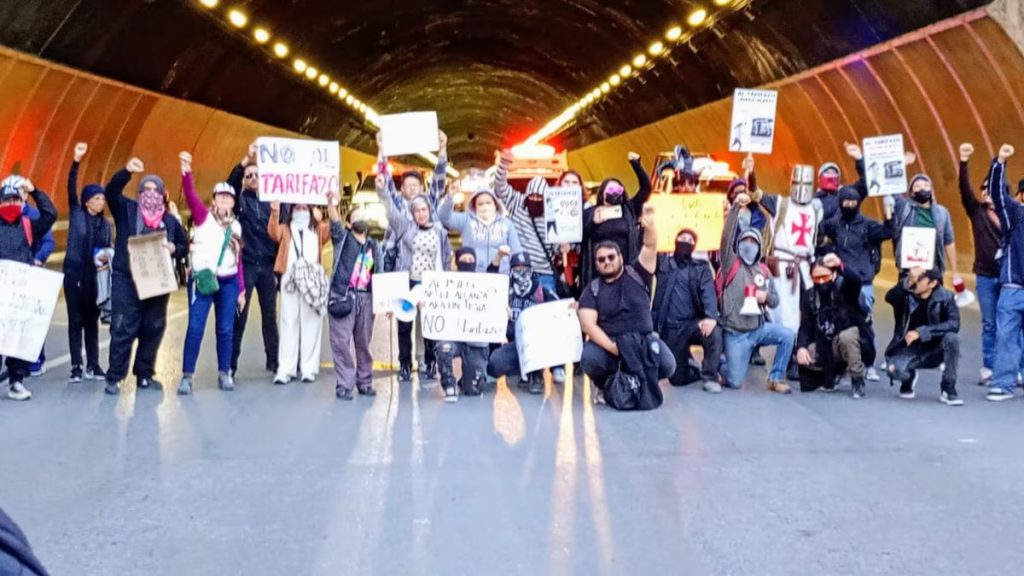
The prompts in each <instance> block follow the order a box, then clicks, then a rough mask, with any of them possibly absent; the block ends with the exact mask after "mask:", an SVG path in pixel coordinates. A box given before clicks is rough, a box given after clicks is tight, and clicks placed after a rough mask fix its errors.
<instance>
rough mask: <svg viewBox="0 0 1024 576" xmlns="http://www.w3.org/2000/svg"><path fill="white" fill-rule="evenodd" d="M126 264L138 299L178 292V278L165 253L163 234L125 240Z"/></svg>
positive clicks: (165, 242) (165, 233)
mask: <svg viewBox="0 0 1024 576" xmlns="http://www.w3.org/2000/svg"><path fill="white" fill-rule="evenodd" d="M128 263H129V266H130V267H131V270H132V279H133V280H134V281H135V291H136V292H138V294H139V300H146V299H148V298H153V297H155V296H163V295H164V294H170V293H171V292H175V291H177V290H178V277H177V276H175V274H174V264H173V263H172V262H171V255H170V254H169V253H168V252H167V232H160V233H159V234H144V235H142V236H132V237H130V238H128Z"/></svg>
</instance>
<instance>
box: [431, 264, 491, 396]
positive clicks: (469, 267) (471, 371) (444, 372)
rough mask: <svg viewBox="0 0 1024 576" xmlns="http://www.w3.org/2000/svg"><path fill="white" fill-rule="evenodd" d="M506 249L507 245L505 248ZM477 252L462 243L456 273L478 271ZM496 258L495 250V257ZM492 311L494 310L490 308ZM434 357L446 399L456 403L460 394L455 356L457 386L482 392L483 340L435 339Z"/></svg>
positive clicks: (468, 392) (467, 392) (468, 393)
mask: <svg viewBox="0 0 1024 576" xmlns="http://www.w3.org/2000/svg"><path fill="white" fill-rule="evenodd" d="M505 249H506V250H507V249H508V247H505ZM477 254H478V252H477V251H476V250H475V249H474V248H470V247H468V246H463V247H462V248H459V249H458V250H456V251H455V268H456V270H458V271H459V272H477V271H479V263H478V262H477V260H476V258H477ZM495 258H497V251H496V252H495V257H494V258H492V260H494V259H495ZM491 313H494V311H491ZM434 353H435V355H436V356H437V367H438V370H439V371H440V373H441V387H442V388H444V400H445V402H458V400H459V396H458V392H457V391H456V389H455V371H454V367H453V361H454V359H455V357H456V356H458V357H459V358H461V359H462V377H461V378H460V379H459V383H458V386H459V388H460V389H461V390H462V393H463V394H464V395H466V396H479V395H480V394H482V393H483V391H482V390H481V388H480V387H481V385H482V384H483V383H484V380H485V378H486V375H487V354H488V346H487V343H486V342H438V343H437V344H436V348H435V351H434Z"/></svg>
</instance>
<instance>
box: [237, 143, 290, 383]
mask: <svg viewBox="0 0 1024 576" xmlns="http://www.w3.org/2000/svg"><path fill="white" fill-rule="evenodd" d="M257 152H258V149H257V146H256V143H255V142H253V143H252V144H250V145H249V149H248V150H247V151H246V154H245V156H244V157H243V158H242V161H241V162H239V163H238V165H237V166H235V167H234V169H232V170H231V174H230V175H229V176H228V180H227V181H228V184H230V185H231V187H232V188H234V189H235V194H236V196H237V198H238V202H236V203H235V216H236V217H237V218H238V222H239V224H241V225H242V243H243V244H244V246H245V250H242V264H243V276H245V306H244V307H243V308H242V309H241V311H240V312H239V314H238V317H237V318H235V330H234V341H233V342H232V350H231V373H232V375H234V373H235V372H237V371H238V356H239V354H241V351H242V336H243V335H244V334H245V325H246V323H247V321H248V319H249V306H250V305H251V304H252V300H253V298H252V293H253V290H255V291H256V293H257V295H258V297H259V300H260V316H261V317H262V320H263V350H264V352H265V354H266V358H267V365H266V369H267V371H268V372H271V373H273V374H276V373H277V348H278V338H279V337H278V333H277V285H278V278H277V275H276V274H274V262H275V260H276V259H277V242H274V240H273V239H272V238H271V237H270V234H268V233H267V224H268V223H269V222H270V213H271V210H270V202H261V201H260V197H259V191H260V171H259V166H258V165H257V163H256V154H257Z"/></svg>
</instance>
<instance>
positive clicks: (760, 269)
mask: <svg viewBox="0 0 1024 576" xmlns="http://www.w3.org/2000/svg"><path fill="white" fill-rule="evenodd" d="M745 238H752V239H753V240H754V241H756V242H757V246H758V249H759V250H758V257H757V259H755V260H754V265H753V266H748V265H747V264H746V263H744V262H743V260H741V259H740V257H739V252H738V247H739V245H740V242H742V241H743V240H744V239H745ZM760 247H761V233H760V232H758V231H757V230H755V229H753V228H747V229H746V230H744V231H743V232H741V233H740V235H739V237H738V238H737V239H736V242H735V244H734V245H733V246H732V250H722V271H721V273H722V274H726V279H728V277H729V272H730V271H731V270H732V269H733V263H734V262H735V263H738V268H737V269H736V274H735V275H734V276H733V278H732V280H731V281H729V283H728V284H726V285H725V289H724V290H723V291H722V307H721V319H722V327H723V328H725V330H726V332H733V333H736V332H739V333H746V332H753V331H754V330H757V329H758V328H760V327H761V326H763V325H764V321H765V317H764V314H758V315H756V316H747V315H744V314H740V310H741V309H742V308H743V299H744V297H745V295H744V290H745V288H746V287H747V286H755V287H757V289H758V290H763V291H765V292H767V293H768V300H767V302H765V304H764V307H765V308H769V309H770V308H775V307H776V306H778V305H779V294H778V293H777V292H776V291H775V282H772V281H771V276H770V274H769V273H768V270H767V269H766V267H765V266H764V265H762V264H760V263H759V262H760V259H761V254H760Z"/></svg>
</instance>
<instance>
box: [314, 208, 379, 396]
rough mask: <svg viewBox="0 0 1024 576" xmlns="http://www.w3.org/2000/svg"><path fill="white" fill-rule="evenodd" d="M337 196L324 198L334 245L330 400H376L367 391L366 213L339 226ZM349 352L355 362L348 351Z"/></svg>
mask: <svg viewBox="0 0 1024 576" xmlns="http://www.w3.org/2000/svg"><path fill="white" fill-rule="evenodd" d="M338 200H339V198H338V197H337V196H332V197H330V198H328V201H327V214H328V215H329V216H330V219H331V241H332V242H333V244H334V267H333V269H332V274H331V292H330V294H331V296H330V301H329V303H328V306H327V312H328V314H330V319H329V321H328V323H329V326H330V331H331V355H332V356H333V357H334V375H335V378H336V380H335V384H334V395H335V396H336V397H337V398H338V399H339V400H352V399H353V395H352V391H353V390H358V391H359V394H360V395H361V396H376V395H377V391H376V390H374V389H373V355H372V354H371V353H370V341H371V340H373V272H374V270H375V268H376V266H377V262H378V257H379V255H380V252H379V249H378V247H377V241H376V240H374V239H373V238H370V237H369V232H370V221H369V220H368V219H367V215H366V211H365V210H363V209H362V208H354V209H353V210H352V211H351V212H349V214H348V228H347V229H346V228H345V227H344V226H343V225H342V223H341V214H340V213H339V212H338V205H337V202H338ZM353 346H354V347H355V352H356V357H355V362H353V361H352V352H351V351H350V350H351V348H352V347H353Z"/></svg>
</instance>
